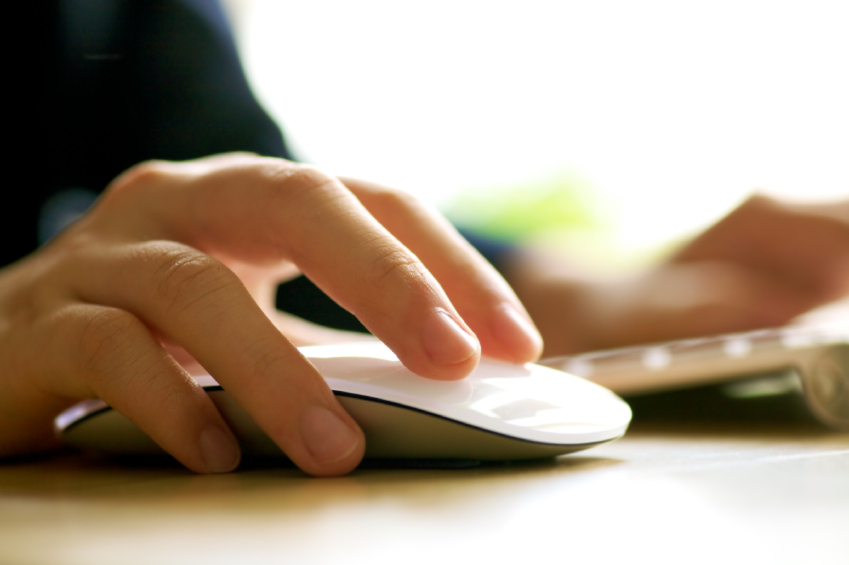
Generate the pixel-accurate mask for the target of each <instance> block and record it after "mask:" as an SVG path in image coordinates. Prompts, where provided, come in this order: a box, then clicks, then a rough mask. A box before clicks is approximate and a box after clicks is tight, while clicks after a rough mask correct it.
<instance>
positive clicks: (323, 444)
mask: <svg viewBox="0 0 849 565" xmlns="http://www.w3.org/2000/svg"><path fill="white" fill-rule="evenodd" d="M301 438H302V439H303V440H304V445H306V447H307V449H308V450H309V452H310V453H311V454H312V456H313V458H314V459H315V460H316V461H318V462H319V463H324V464H330V463H336V462H337V461H341V460H342V459H344V458H345V457H347V456H348V455H350V454H351V453H352V452H353V451H354V450H355V449H357V447H358V446H359V444H360V436H359V434H358V433H357V432H355V431H354V430H352V429H351V428H350V427H348V425H347V424H345V422H343V421H342V420H341V419H340V418H339V416H337V415H336V414H334V413H333V412H331V411H330V410H328V409H327V408H324V407H321V406H312V407H309V408H307V409H306V410H305V411H304V413H303V415H302V416H301Z"/></svg>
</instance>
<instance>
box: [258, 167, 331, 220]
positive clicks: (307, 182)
mask: <svg viewBox="0 0 849 565" xmlns="http://www.w3.org/2000/svg"><path fill="white" fill-rule="evenodd" d="M260 175H261V176H260V178H261V182H262V183H263V185H264V187H266V191H267V193H268V196H269V199H270V200H272V201H278V202H279V201H281V200H282V201H283V202H280V204H281V205H283V206H286V208H282V209H287V208H289V207H292V206H294V205H297V204H300V205H304V204H306V205H309V204H315V203H317V202H319V201H323V200H325V199H327V198H328V197H329V196H331V195H332V194H333V193H334V192H335V191H336V190H335V189H336V179H335V177H333V176H331V175H328V174H327V173H324V172H322V171H320V170H319V169H316V168H315V167H311V166H309V165H293V164H291V163H277V162H274V163H270V164H268V165H266V166H263V167H261V168H260Z"/></svg>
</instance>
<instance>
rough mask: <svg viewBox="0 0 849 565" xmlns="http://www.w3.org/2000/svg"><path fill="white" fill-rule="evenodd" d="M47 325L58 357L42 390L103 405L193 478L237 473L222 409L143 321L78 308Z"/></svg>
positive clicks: (233, 445) (51, 360)
mask: <svg viewBox="0 0 849 565" xmlns="http://www.w3.org/2000/svg"><path fill="white" fill-rule="evenodd" d="M42 325H43V326H44V327H45V329H46V330H47V331H46V332H44V333H42V334H41V335H46V336H49V337H48V341H49V343H50V345H51V351H54V352H55V354H52V355H50V356H49V357H48V358H47V367H46V370H45V371H44V373H43V376H42V379H43V381H45V382H43V384H42V388H44V389H46V390H51V391H53V393H54V394H56V395H59V396H64V397H66V398H91V397H93V396H94V397H98V398H100V399H102V400H103V401H104V402H106V403H107V404H109V405H110V406H112V407H113V408H114V409H115V410H117V411H119V412H121V413H122V414H124V415H125V416H127V417H128V418H129V419H130V420H132V421H133V422H135V423H136V424H137V425H138V426H139V428H141V429H142V430H143V431H144V432H145V433H146V434H147V435H148V436H150V438H151V439H153V441H155V442H156V443H157V444H159V445H160V446H161V447H162V448H163V449H165V450H166V451H167V452H168V453H170V454H171V455H173V456H174V457H175V458H177V460H179V461H180V462H181V463H182V464H183V465H185V466H186V467H188V468H189V469H192V470H193V471H196V472H199V473H220V472H227V471H232V470H233V469H235V468H236V467H237V466H238V464H239V458H240V451H239V445H238V442H237V441H236V439H235V437H234V436H233V434H232V432H231V431H230V429H229V428H228V426H227V424H226V423H225V422H224V420H223V418H222V417H221V415H220V414H219V412H218V410H217V409H216V408H215V405H214V404H213V403H212V401H211V400H210V399H209V397H208V396H207V394H206V393H205V392H204V391H203V389H202V388H201V387H200V386H198V385H197V383H195V381H194V380H193V379H192V378H191V377H189V375H188V374H187V373H186V372H185V371H184V370H183V369H182V368H181V367H180V366H179V365H178V364H177V363H176V362H175V361H174V360H173V359H172V358H171V357H170V356H169V355H168V354H167V353H166V352H165V350H164V349H163V348H162V347H161V346H160V345H159V343H158V342H157V341H156V339H155V338H154V337H153V336H152V335H151V334H150V332H149V331H148V330H147V328H146V327H145V325H144V324H143V323H142V322H141V321H140V320H139V319H138V318H136V317H135V316H133V315H132V314H130V313H128V312H126V311H123V310H119V309H117V308H109V307H104V306H94V305H72V306H67V307H65V308H62V309H61V310H59V311H58V312H56V313H55V314H53V315H52V316H51V319H48V320H45V322H44V323H43V324H42ZM69 377H71V378H69Z"/></svg>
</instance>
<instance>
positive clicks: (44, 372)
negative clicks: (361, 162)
mask: <svg viewBox="0 0 849 565" xmlns="http://www.w3.org/2000/svg"><path fill="white" fill-rule="evenodd" d="M299 272H303V273H304V274H306V275H307V276H308V277H310V278H311V279H312V280H313V281H314V282H315V283H316V284H317V285H318V286H319V287H321V288H322V289H323V290H324V291H325V292H327V293H328V294H329V295H330V296H331V297H333V298H334V299H335V300H336V301H337V302H338V303H339V304H341V305H342V306H343V307H345V308H346V309H348V310H350V311H351V312H353V313H354V314H355V315H356V316H357V317H358V318H359V319H360V320H361V321H362V322H363V324H364V325H365V326H366V327H367V328H368V329H369V330H370V331H371V332H372V333H373V334H374V335H375V336H377V337H378V338H379V339H381V340H382V341H384V342H385V343H386V344H387V345H388V346H389V347H390V348H391V349H392V350H393V351H394V352H395V353H396V354H397V355H398V357H399V359H400V360H401V361H402V362H403V363H404V365H405V366H407V367H408V368H409V369H410V370H412V371H413V372H415V373H417V374H419V375H421V376H423V377H427V378H431V379H439V380H455V379H461V378H463V377H465V376H466V375H468V374H469V373H470V372H471V371H472V370H473V369H474V368H475V366H476V365H477V363H478V360H479V358H480V355H481V354H482V353H483V354H486V355H489V356H492V357H496V358H499V359H504V360H508V361H513V362H527V361H532V360H534V359H536V358H537V357H538V356H539V354H540V352H541V349H542V341H541V339H540V336H539V334H538V333H537V331H536V329H535V328H534V326H533V323H532V322H531V320H530V318H529V317H528V315H527V313H526V312H525V310H524V308H523V307H522V304H521V303H520V302H519V300H518V299H517V297H516V296H515V294H514V293H513V291H512V290H511V289H510V287H509V286H508V285H507V283H506V282H505V281H504V280H503V279H502V278H501V276H500V275H498V274H497V273H496V271H495V270H494V269H493V268H492V267H491V266H489V265H488V263H487V262H486V261H485V260H484V259H483V258H482V257H481V256H480V255H478V253H477V252H476V251H474V250H473V249H472V248H471V246H470V245H469V244H468V243H466V242H465V241H464V240H463V239H462V237H461V236H460V235H459V234H457V232H456V231H455V230H454V229H453V228H452V227H451V226H450V225H449V224H448V222H446V221H445V220H444V219H442V218H441V217H440V216H439V215H438V214H437V213H435V212H434V211H432V210H431V209H429V208H428V207H426V206H424V205H422V204H421V203H419V202H418V201H416V200H414V199H413V198H412V197H410V196H407V195H405V194H403V193H401V192H398V191H394V190H390V189H387V188H385V187H381V186H378V185H374V184H370V183H365V182H362V181H358V180H354V179H340V178H337V177H333V176H331V175H327V174H325V173H323V172H321V171H319V170H317V169H315V168H312V167H308V166H304V165H298V164H295V163H291V162H288V161H284V160H279V159H269V158H260V157H256V156H254V155H249V154H228V155H220V156H214V157H210V158H205V159H200V160H196V161H189V162H183V163H171V162H150V163H145V164H141V165H139V166H136V167H134V168H132V169H130V170H129V171H127V172H126V173H124V174H123V175H122V176H120V177H119V178H117V179H116V180H115V181H114V182H113V183H112V184H111V186H110V187H109V188H108V189H107V190H106V192H105V193H104V195H103V196H102V197H101V198H100V199H99V200H98V202H97V203H96V205H95V206H94V208H93V209H92V210H91V211H90V212H89V213H88V214H86V215H85V216H84V217H83V218H81V219H80V220H79V221H78V222H76V223H75V224H73V225H72V226H71V227H70V228H68V229H67V230H66V231H64V232H63V233H61V234H60V235H59V236H58V237H57V238H55V239H54V240H53V241H51V242H50V243H49V244H48V245H47V246H45V247H44V248H42V249H41V250H39V251H38V252H36V253H34V254H33V255H31V256H29V257H27V258H25V259H23V260H21V261H19V262H18V263H15V264H13V265H11V266H9V267H7V268H5V269H3V270H2V271H0V368H2V370H0V455H2V456H13V455H19V454H24V453H31V452H38V451H44V450H49V449H52V448H54V447H55V446H56V444H57V441H56V439H55V437H54V436H53V432H52V420H53V418H54V417H55V415H56V414H58V413H59V412H60V411H61V410H63V409H65V408H66V407H68V406H70V405H72V404H73V403H75V402H77V401H79V400H81V399H86V398H101V399H103V400H104V401H106V402H107V403H108V404H110V405H112V406H113V407H114V408H115V409H117V410H118V411H120V412H122V413H123V414H125V415H126V416H127V417H129V418H130V419H131V420H133V421H134V422H135V423H136V424H137V425H139V427H140V428H141V429H142V430H144V431H145V432H146V433H147V434H148V435H149V436H150V437H151V438H153V439H154V440H155V441H156V442H157V443H158V444H159V445H161V446H162V447H163V448H164V449H165V450H166V451H168V452H169V453H171V454H172V455H173V456H174V457H175V458H177V459H178V460H179V461H180V462H182V463H183V464H184V465H185V466H186V467H188V468H189V469H192V470H194V471H196V472H199V473H206V472H226V471H230V470H232V469H234V468H236V467H237V466H238V463H239V448H238V444H237V443H236V440H235V438H234V437H233V435H232V433H231V431H230V430H229V428H228V427H227V425H226V423H225V422H224V420H223V419H222V417H221V415H220V414H219V413H218V411H217V410H216V408H215V407H214V405H213V404H212V402H211V401H210V400H209V398H208V397H207V395H206V393H204V392H203V391H202V390H201V389H200V388H199V387H198V386H197V385H196V384H195V383H194V381H193V380H192V379H191V378H190V373H191V372H196V371H200V370H205V371H208V372H209V373H210V374H211V375H213V376H214V377H215V378H216V379H217V380H218V381H219V382H220V383H221V384H222V385H223V386H224V387H225V388H226V389H227V390H228V392H229V393H230V394H231V395H232V396H233V397H234V398H235V399H236V400H237V401H238V402H239V404H241V405H242V406H243V407H244V408H245V409H246V410H247V411H248V412H249V413H250V414H251V415H252V416H253V418H254V419H255V420H256V421H257V423H258V424H259V425H260V426H261V427H262V428H263V430H265V431H266V432H267V433H268V434H269V436H270V437H271V438H272V439H273V440H274V441H275V442H276V443H277V444H278V445H279V446H280V447H281V449H282V450H283V451H284V452H285V453H286V454H287V455H288V456H289V457H290V458H291V459H292V460H293V461H294V462H295V463H296V464H297V465H298V466H299V467H300V468H301V469H302V470H304V471H305V472H307V473H309V474H312V475H316V476H332V475H340V474H344V473H347V472H349V471H350V470H352V469H353V468H354V467H355V466H356V465H357V464H358V463H359V461H360V459H361V458H362V455H363V451H364V447H365V441H364V438H363V434H362V431H361V430H360V429H359V427H358V426H357V424H356V423H355V422H354V421H353V419H352V418H351V417H350V416H349V415H348V414H347V413H345V411H344V410H343V409H342V407H341V406H340V405H339V403H338V402H337V401H336V399H335V397H334V396H333V394H332V393H331V392H330V390H329V389H328V387H327V385H326V384H325V382H324V381H323V379H322V378H321V377H320V376H319V375H318V373H317V372H316V370H315V369H314V368H313V367H312V365H310V363H309V362H308V361H307V360H306V359H305V358H304V357H303V356H302V355H300V353H299V352H298V351H297V349H296V347H295V346H296V344H299V343H306V342H311V341H327V340H328V339H338V338H339V334H332V333H328V332H326V331H323V330H320V329H317V328H315V327H313V326H310V325H309V324H306V323H305V322H298V321H295V320H292V319H291V318H290V317H286V316H283V315H280V314H278V313H276V312H275V311H274V308H273V302H272V300H273V290H274V288H275V287H276V285H277V283H278V282H279V281H281V280H283V279H285V278H288V277H291V276H294V275H296V274H297V273H299Z"/></svg>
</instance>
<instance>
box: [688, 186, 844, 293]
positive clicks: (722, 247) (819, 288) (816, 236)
mask: <svg viewBox="0 0 849 565" xmlns="http://www.w3.org/2000/svg"><path fill="white" fill-rule="evenodd" d="M672 260H673V261H675V262H686V261H700V260H721V261H734V262H736V263H738V264H739V265H741V266H743V267H748V268H755V269H758V270H761V271H763V272H765V273H769V274H771V275H772V277H773V278H774V279H775V280H777V281H781V282H782V283H783V284H785V285H793V286H796V287H798V289H799V291H800V292H804V293H807V294H809V295H810V296H811V297H812V299H814V300H815V301H818V302H820V303H821V302H825V301H828V300H833V299H835V298H838V297H840V296H842V295H843V294H845V293H846V292H847V289H849V224H847V223H846V221H845V219H843V218H842V217H841V216H840V215H839V214H832V213H829V211H828V210H826V209H824V208H823V207H822V206H821V205H816V206H812V205H801V204H785V203H782V202H778V201H776V200H773V199H771V198H768V197H764V196H760V195H756V196H753V197H752V198H750V199H749V200H747V201H746V202H744V203H743V204H742V205H741V206H740V207H739V208H737V209H736V210H734V211H733V212H732V213H731V214H729V215H728V216H727V217H725V218H723V219H722V220H720V221H719V222H718V223H717V224H716V225H714V226H713V227H711V228H710V229H709V230H707V231H706V232H705V233H703V234H702V235H700V236H699V237H697V238H696V239H695V240H694V241H692V242H691V243H690V244H688V245H687V246H686V247H685V248H684V249H682V250H681V251H680V252H679V253H677V254H676V256H674V257H673V259H672Z"/></svg>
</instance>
